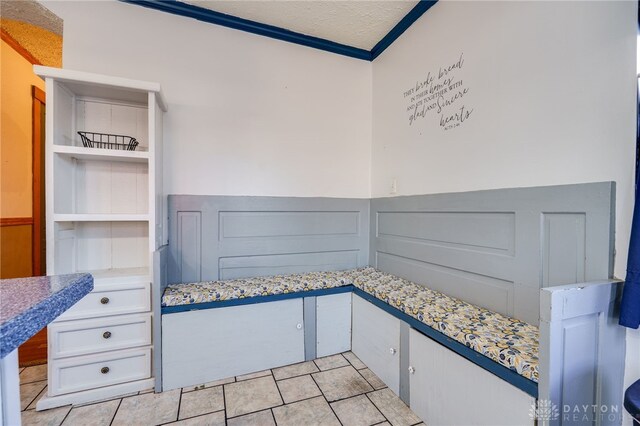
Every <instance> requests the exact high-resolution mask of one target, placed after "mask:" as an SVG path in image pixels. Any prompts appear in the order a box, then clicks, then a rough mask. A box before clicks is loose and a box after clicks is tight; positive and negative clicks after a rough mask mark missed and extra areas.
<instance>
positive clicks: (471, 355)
mask: <svg viewBox="0 0 640 426" xmlns="http://www.w3.org/2000/svg"><path fill="white" fill-rule="evenodd" d="M349 292H353V293H355V294H356V295H358V296H360V297H362V298H363V299H364V300H366V301H368V302H370V303H373V304H374V305H375V306H377V307H378V308H380V309H382V310H383V311H385V312H388V313H389V314H391V315H393V316H394V317H396V318H398V319H399V320H401V321H404V322H406V323H407V324H409V325H410V326H411V327H412V328H414V329H416V330H418V331H420V332H421V333H422V334H424V335H426V336H427V337H429V338H431V339H432V340H435V341H436V342H438V343H440V344H441V345H443V346H445V347H446V348H448V349H451V350H452V351H454V352H455V353H457V354H459V355H461V356H463V357H465V358H466V359H468V360H469V361H471V362H473V363H474V364H476V365H478V366H480V367H482V368H484V369H485V370H487V371H489V372H491V373H493V374H495V375H496V376H498V377H500V378H501V379H502V380H504V381H506V382H508V383H511V384H512V385H513V386H515V387H517V388H518V389H520V390H522V391H524V392H526V393H527V394H529V395H531V396H532V397H534V398H538V384H537V383H536V382H534V381H532V380H529V379H527V378H526V377H524V376H521V375H520V374H518V373H517V372H516V371H514V370H511V369H509V368H507V367H505V366H503V365H500V364H498V363H497V362H495V361H493V360H492V359H491V358H489V357H486V356H484V355H482V354H481V353H479V352H476V351H474V350H473V349H471V348H469V347H467V346H465V345H463V344H462V343H460V342H458V341H456V340H453V339H451V338H450V337H447V336H445V335H444V334H442V333H441V332H439V331H438V330H435V329H433V328H431V327H429V326H428V325H426V324H425V323H422V322H420V321H418V320H417V319H415V318H413V317H412V316H409V315H407V314H405V313H404V312H402V311H400V310H398V309H396V308H394V307H393V306H391V305H389V304H388V303H385V302H383V301H382V300H380V299H378V298H376V297H374V296H372V295H370V294H369V293H367V292H365V291H363V290H360V289H359V288H357V287H355V286H354V285H352V284H349V285H345V286H341V287H333V288H322V289H318V290H310V291H298V292H295V293H282V294H272V295H269V296H256V297H247V298H244V299H230V300H221V301H217V302H206V303H194V304H190V305H177V306H164V307H162V315H165V314H175V313H178V312H189V311H197V310H200V309H215V308H225V307H229V306H242V305H253V304H256V303H266V302H275V301H277V300H286V299H298V298H303V297H313V296H326V295H329V294H339V293H349Z"/></svg>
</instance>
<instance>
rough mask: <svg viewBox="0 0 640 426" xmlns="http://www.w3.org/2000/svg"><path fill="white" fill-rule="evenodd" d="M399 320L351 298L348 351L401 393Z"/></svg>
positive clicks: (395, 390) (354, 297) (358, 299)
mask: <svg viewBox="0 0 640 426" xmlns="http://www.w3.org/2000/svg"><path fill="white" fill-rule="evenodd" d="M399 347H400V320H399V319H397V318H395V317H393V316H391V315H389V314H388V313H386V312H384V311H383V310H382V309H380V308H378V307H376V306H374V305H372V304H371V303H369V302H367V301H366V300H364V299H362V298H361V297H360V296H356V295H354V296H353V337H352V340H351V350H352V351H353V353H355V354H356V355H357V356H358V358H360V359H361V360H362V362H364V363H365V364H366V365H367V367H369V369H370V370H371V371H373V372H374V373H375V374H376V375H377V376H378V377H380V379H382V381H383V382H385V383H386V385H387V386H389V388H390V389H391V390H392V391H393V392H395V393H396V395H397V394H398V393H399V390H400V354H399Z"/></svg>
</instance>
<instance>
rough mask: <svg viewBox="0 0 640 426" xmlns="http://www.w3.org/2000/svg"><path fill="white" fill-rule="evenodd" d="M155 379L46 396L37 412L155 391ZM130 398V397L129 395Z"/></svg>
mask: <svg viewBox="0 0 640 426" xmlns="http://www.w3.org/2000/svg"><path fill="white" fill-rule="evenodd" d="M153 385H154V379H153V377H152V378H149V379H144V380H136V381H135V382H128V383H122V384H119V385H113V386H107V387H104V388H98V389H90V390H86V391H82V392H74V393H68V394H64V395H56V396H45V397H43V398H42V399H41V400H40V401H38V403H37V404H36V411H42V410H48V409H50V408H56V407H62V406H63V405H69V404H72V405H78V404H86V403H96V402H101V401H105V400H109V399H115V398H118V397H123V396H125V395H127V394H130V393H133V392H139V391H144V390H149V389H153ZM127 396H128V395H127Z"/></svg>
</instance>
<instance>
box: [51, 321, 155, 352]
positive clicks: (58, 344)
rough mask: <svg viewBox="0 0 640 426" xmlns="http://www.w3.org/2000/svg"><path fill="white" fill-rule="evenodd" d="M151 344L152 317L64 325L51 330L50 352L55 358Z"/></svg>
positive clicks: (65, 323)
mask: <svg viewBox="0 0 640 426" xmlns="http://www.w3.org/2000/svg"><path fill="white" fill-rule="evenodd" d="M150 344H151V314H134V315H122V316H117V317H106V318H98V319H88V320H78V321H62V322H56V323H53V324H51V325H50V326H49V345H50V347H49V352H50V354H51V357H52V358H64V357H68V356H77V355H87V354H91V353H97V352H105V351H112V350H116V349H128V348H134V347H136V346H145V345H150Z"/></svg>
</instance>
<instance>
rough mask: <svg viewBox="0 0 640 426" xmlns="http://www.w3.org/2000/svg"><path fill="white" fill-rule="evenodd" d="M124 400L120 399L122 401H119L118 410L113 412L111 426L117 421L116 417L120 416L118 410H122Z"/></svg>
mask: <svg viewBox="0 0 640 426" xmlns="http://www.w3.org/2000/svg"><path fill="white" fill-rule="evenodd" d="M123 399H124V398H120V401H118V406H117V407H116V410H115V411H114V412H113V417H111V422H109V426H112V425H113V422H114V421H115V420H116V416H117V415H118V410H119V409H120V406H121V405H122V400H123Z"/></svg>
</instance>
